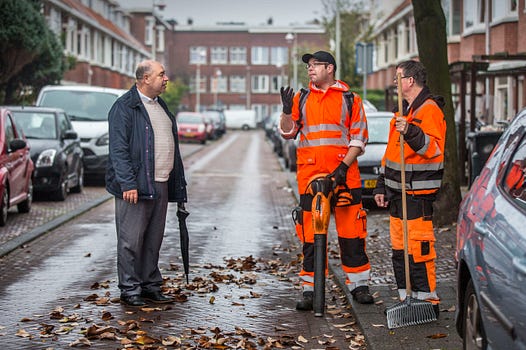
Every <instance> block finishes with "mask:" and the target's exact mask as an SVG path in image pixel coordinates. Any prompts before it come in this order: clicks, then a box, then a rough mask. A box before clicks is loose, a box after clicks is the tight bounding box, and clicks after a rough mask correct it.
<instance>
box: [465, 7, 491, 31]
mask: <svg viewBox="0 0 526 350" xmlns="http://www.w3.org/2000/svg"><path fill="white" fill-rule="evenodd" d="M485 1H486V0H464V31H468V32H469V31H473V30H481V29H482V30H483V29H484V23H485V20H484V16H485V8H484V4H485Z"/></svg>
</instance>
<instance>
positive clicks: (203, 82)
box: [190, 75, 208, 94]
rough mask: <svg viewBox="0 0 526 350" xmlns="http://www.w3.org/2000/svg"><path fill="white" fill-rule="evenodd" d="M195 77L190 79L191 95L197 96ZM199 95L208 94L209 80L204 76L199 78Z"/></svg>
mask: <svg viewBox="0 0 526 350" xmlns="http://www.w3.org/2000/svg"><path fill="white" fill-rule="evenodd" d="M195 78H196V77H195V76H192V77H190V93H192V94H195V92H196V89H195V85H196V84H195ZM199 80H200V82H199V93H205V92H206V84H207V81H208V80H207V78H206V77H205V76H203V75H201V76H200V77H199Z"/></svg>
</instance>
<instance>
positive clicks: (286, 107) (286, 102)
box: [279, 86, 294, 114]
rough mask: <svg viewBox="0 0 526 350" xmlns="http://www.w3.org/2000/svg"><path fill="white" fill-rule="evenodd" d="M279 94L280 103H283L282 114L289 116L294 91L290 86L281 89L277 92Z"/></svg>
mask: <svg viewBox="0 0 526 350" xmlns="http://www.w3.org/2000/svg"><path fill="white" fill-rule="evenodd" d="M279 91H280V92H281V103H283V113H285V114H291V113H292V103H293V102H292V99H293V98H294V89H293V88H291V87H290V86H287V87H286V88H285V87H283V86H282V87H281V89H280V90H279Z"/></svg>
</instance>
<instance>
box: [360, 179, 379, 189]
mask: <svg viewBox="0 0 526 350" xmlns="http://www.w3.org/2000/svg"><path fill="white" fill-rule="evenodd" d="M363 187H364V188H375V187H376V179H374V180H363Z"/></svg>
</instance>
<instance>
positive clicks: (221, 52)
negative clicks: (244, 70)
mask: <svg viewBox="0 0 526 350" xmlns="http://www.w3.org/2000/svg"><path fill="white" fill-rule="evenodd" d="M227 63H228V48H227V47H226V46H214V47H212V48H210V64H227Z"/></svg>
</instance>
